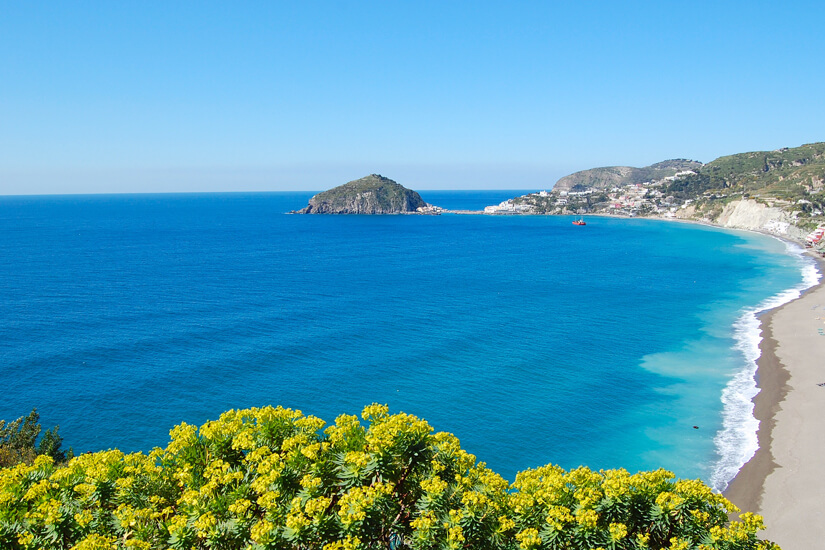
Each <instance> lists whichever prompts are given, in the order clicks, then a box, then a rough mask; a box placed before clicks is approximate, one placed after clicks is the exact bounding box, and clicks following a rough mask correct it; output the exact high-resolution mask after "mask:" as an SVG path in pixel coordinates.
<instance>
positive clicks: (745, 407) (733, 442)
mask: <svg viewBox="0 0 825 550" xmlns="http://www.w3.org/2000/svg"><path fill="white" fill-rule="evenodd" d="M785 245H786V252H787V253H788V254H789V255H791V256H795V257H796V259H797V261H798V262H799V264H800V269H801V272H802V282H801V283H799V284H798V285H796V286H795V287H793V288H790V289H788V290H785V291H783V292H780V293H778V294H776V295H774V296H771V297H770V298H768V299H766V300H764V301H763V302H762V303H760V304H759V305H757V306H756V307H753V308H747V309H745V310H744V311H743V313H742V315H741V316H740V317H739V319H737V321H736V322H735V323H734V325H733V337H734V340H735V341H736V344H735V346H734V347H735V349H737V350H738V351H739V352H740V353H741V354H742V357H743V359H744V361H743V368H742V369H741V370H740V371H739V372H737V373H736V374H735V375H734V377H733V378H732V379H731V381H730V382H728V384H727V386H726V387H725V389H724V390H723V391H722V404H723V410H722V429H721V430H720V431H719V433H717V434H716V437H715V438H714V440H713V442H714V444H715V445H716V451H717V453H718V455H719V461H718V462H717V463H716V465H715V466H714V467H713V471H712V472H711V475H710V485H711V487H713V488H714V489H716V490H717V491H720V492H721V491H724V490H725V489H726V488H727V486H728V483H730V481H731V480H732V479H733V478H734V477H735V476H736V474H737V473H738V472H739V470H740V469H741V468H742V466H744V465H745V463H746V462H747V461H749V460H750V459H751V458H752V457H753V455H754V454H755V453H756V451H757V450H758V449H759V442H758V439H757V436H756V431H757V429H758V428H759V421H758V420H757V419H756V417H754V415H753V398H754V397H756V394H758V393H759V388H758V387H757V386H756V369H757V365H756V362H757V360H758V359H759V355H760V349H759V344H760V343H761V342H762V328H761V323H760V321H759V315H760V314H761V313H764V312H766V311H768V310H771V309H774V308H777V307H779V306H781V305H784V304H787V303H788V302H791V301H793V300H796V299H797V298H799V297H800V296H802V293H803V292H804V291H805V290H807V289H809V288H811V287H813V286H815V285H816V284H817V283H819V279H820V277H821V275H820V273H819V271H818V270H817V267H816V262H814V260H813V259H812V258H810V257H808V256H805V254H804V253H805V251H804V250H803V249H802V248H801V247H799V246H797V245H795V244H793V243H788V242H785Z"/></svg>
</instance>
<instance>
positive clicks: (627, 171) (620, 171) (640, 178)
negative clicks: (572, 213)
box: [553, 159, 702, 192]
mask: <svg viewBox="0 0 825 550" xmlns="http://www.w3.org/2000/svg"><path fill="white" fill-rule="evenodd" d="M701 166H702V163H701V162H697V161H695V160H687V159H673V160H666V161H663V162H658V163H656V164H652V165H650V166H645V167H644V168H634V167H632V166H605V167H602V168H591V169H590V170H582V171H581V172H576V173H574V174H570V175H569V176H565V177H563V178H561V179H560V180H559V181H557V182H556V184H555V185H554V186H553V190H554V191H559V192H561V191H585V190H587V189H610V188H612V187H623V186H625V185H635V184H637V183H645V182H650V181H655V180H661V179H663V178H666V177H669V176H673V175H674V174H677V173H678V172H683V171H686V170H697V169H699V168H700V167H701Z"/></svg>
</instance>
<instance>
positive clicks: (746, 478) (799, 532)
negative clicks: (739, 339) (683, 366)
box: [725, 260, 825, 550]
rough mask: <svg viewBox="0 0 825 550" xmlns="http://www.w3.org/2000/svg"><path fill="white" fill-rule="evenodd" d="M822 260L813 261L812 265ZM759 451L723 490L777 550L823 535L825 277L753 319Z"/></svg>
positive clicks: (807, 544)
mask: <svg viewBox="0 0 825 550" xmlns="http://www.w3.org/2000/svg"><path fill="white" fill-rule="evenodd" d="M823 267H824V264H823V262H822V261H821V260H820V263H819V270H820V272H823V271H825V269H823ZM761 322H762V337H763V340H762V343H761V344H760V348H761V351H762V355H761V357H760V359H759V361H758V367H759V370H758V373H757V378H758V385H759V388H760V390H761V391H760V393H759V394H758V395H757V396H756V398H755V399H754V403H755V408H754V414H755V416H756V418H757V419H758V420H759V422H760V426H759V433H758V437H759V451H757V453H756V455H755V456H754V457H753V458H752V459H751V460H750V462H748V463H747V464H746V465H745V466H744V468H742V470H741V471H740V472H739V474H738V475H737V476H736V479H734V480H733V482H731V484H730V486H729V487H728V490H727V491H726V492H725V495H726V496H727V497H728V498H729V499H730V500H731V501H732V502H733V503H734V504H736V505H737V506H738V507H739V508H741V509H742V510H743V511H752V512H757V513H759V514H762V515H763V516H764V518H765V524H766V525H767V529H766V530H765V531H763V537H764V538H766V539H768V540H772V541H773V542H775V543H777V544H779V545H780V546H781V547H782V548H783V549H784V550H797V549H799V550H802V549H809V548H821V547H822V544H823V542H822V541H823V540H825V522H823V521H822V512H821V508H822V502H821V501H822V496H823V495H825V460H823V457H825V437H823V436H825V386H820V385H819V384H822V383H825V284H823V282H820V284H819V285H818V286H816V287H814V288H812V289H810V290H809V291H807V292H806V293H805V294H804V295H803V296H802V297H801V298H799V299H797V300H795V301H793V302H791V303H789V304H785V305H784V306H782V307H780V308H777V309H775V310H772V311H770V312H768V313H766V314H765V315H763V316H762V318H761Z"/></svg>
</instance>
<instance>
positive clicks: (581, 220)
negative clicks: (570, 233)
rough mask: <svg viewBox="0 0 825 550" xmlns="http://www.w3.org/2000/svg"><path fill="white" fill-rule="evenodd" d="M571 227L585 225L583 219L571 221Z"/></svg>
mask: <svg viewBox="0 0 825 550" xmlns="http://www.w3.org/2000/svg"><path fill="white" fill-rule="evenodd" d="M573 225H587V224H586V223H584V218H579V219H578V220H573Z"/></svg>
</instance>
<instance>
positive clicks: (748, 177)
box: [669, 143, 825, 201]
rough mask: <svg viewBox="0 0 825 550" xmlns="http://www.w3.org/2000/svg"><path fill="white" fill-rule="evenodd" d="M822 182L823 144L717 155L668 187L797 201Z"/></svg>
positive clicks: (824, 181)
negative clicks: (696, 170) (692, 173)
mask: <svg viewBox="0 0 825 550" xmlns="http://www.w3.org/2000/svg"><path fill="white" fill-rule="evenodd" d="M823 185H825V143H812V144H808V145H802V146H801V147H793V148H787V147H785V148H783V149H778V150H776V151H755V152H750V153H740V154H737V155H729V156H725V157H719V158H718V159H716V160H714V161H713V162H709V163H708V164H706V165H704V166H702V167H701V168H700V169H699V170H698V173H697V174H696V175H691V176H688V177H685V178H680V179H679V180H678V181H674V182H673V183H672V184H671V185H670V186H669V189H670V190H671V191H674V192H683V191H684V192H686V193H687V194H688V195H696V194H698V193H703V192H704V191H708V190H716V191H726V192H735V191H738V192H740V193H745V194H747V195H766V196H770V197H773V198H776V199H779V200H788V201H794V200H800V199H804V198H806V196H807V195H810V194H816V192H818V191H821V190H822V188H823Z"/></svg>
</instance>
